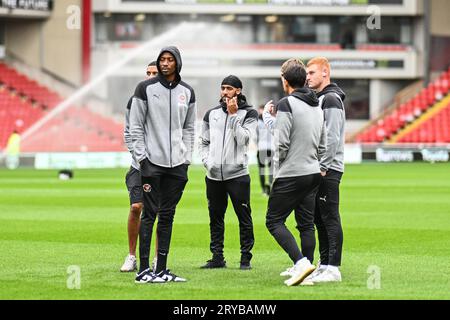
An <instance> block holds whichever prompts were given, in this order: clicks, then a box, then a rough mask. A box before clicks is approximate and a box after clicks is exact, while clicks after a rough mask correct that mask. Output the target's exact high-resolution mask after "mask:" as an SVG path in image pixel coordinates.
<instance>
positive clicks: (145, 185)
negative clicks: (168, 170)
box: [142, 183, 152, 193]
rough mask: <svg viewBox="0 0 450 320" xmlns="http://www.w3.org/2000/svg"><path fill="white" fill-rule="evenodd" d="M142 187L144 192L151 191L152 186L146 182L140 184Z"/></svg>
mask: <svg viewBox="0 0 450 320" xmlns="http://www.w3.org/2000/svg"><path fill="white" fill-rule="evenodd" d="M142 188H143V189H144V192H146V193H148V192H150V191H152V186H151V185H149V184H148V183H146V184H144V185H143V186H142Z"/></svg>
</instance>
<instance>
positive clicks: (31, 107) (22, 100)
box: [0, 63, 124, 152]
mask: <svg viewBox="0 0 450 320" xmlns="http://www.w3.org/2000/svg"><path fill="white" fill-rule="evenodd" d="M62 101H63V98H62V97H61V96H59V95H58V94H57V93H55V92H52V91H51V90H50V89H48V88H46V87H44V86H41V85H39V84H38V83H37V82H36V81H34V80H31V79H29V78H28V77H27V76H25V75H23V74H20V73H19V72H17V71H16V70H15V69H13V68H11V67H9V66H7V65H5V64H4V63H0V119H1V120H0V121H1V122H0V128H1V129H0V148H2V149H3V148H4V147H5V145H6V142H7V139H8V137H9V135H10V134H11V132H12V131H13V130H14V129H18V130H19V131H20V132H24V131H26V130H27V129H28V128H30V127H31V126H32V125H33V124H34V123H36V122H37V121H38V120H39V119H41V118H42V117H44V116H45V115H46V114H47V112H48V111H50V110H52V109H53V108H54V107H55V106H57V105H58V104H59V103H61V102H62ZM122 132H123V125H122V124H118V123H116V122H115V121H114V120H112V119H109V118H107V117H104V116H101V115H99V114H96V113H94V112H92V111H90V110H89V109H88V108H86V107H76V106H70V107H69V108H68V109H67V110H65V111H64V112H63V113H62V114H60V115H57V116H56V117H54V118H52V119H51V120H49V121H48V122H47V123H46V124H45V125H44V126H43V127H42V128H41V129H39V130H38V132H37V133H35V134H33V136H32V137H30V138H29V139H27V140H25V141H23V143H22V151H23V152H56V151H59V152H80V151H82V152H84V151H90V152H102V151H124V146H123V142H122V140H123V138H122ZM55 137H58V139H55ZM74 137H76V139H74Z"/></svg>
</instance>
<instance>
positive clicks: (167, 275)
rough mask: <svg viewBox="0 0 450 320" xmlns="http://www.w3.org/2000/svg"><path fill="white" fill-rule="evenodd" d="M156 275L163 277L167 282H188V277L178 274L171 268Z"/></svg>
mask: <svg viewBox="0 0 450 320" xmlns="http://www.w3.org/2000/svg"><path fill="white" fill-rule="evenodd" d="M156 276H157V277H158V278H161V279H163V280H164V281H165V282H186V279H184V278H181V277H179V276H177V275H176V274H174V273H172V272H170V270H163V271H161V272H160V273H158V274H157V275H156Z"/></svg>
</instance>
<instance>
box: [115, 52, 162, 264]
mask: <svg viewBox="0 0 450 320" xmlns="http://www.w3.org/2000/svg"><path fill="white" fill-rule="evenodd" d="M157 75H158V68H157V67H156V61H152V62H150V63H149V65H148V66H147V70H146V79H151V78H153V77H156V76H157ZM132 101H133V97H131V98H130V99H129V100H128V104H127V110H126V113H125V127H124V132H123V136H124V140H125V144H126V146H127V149H128V151H129V152H130V153H131V155H132V158H131V159H132V160H131V167H130V170H129V171H128V172H127V175H126V177H125V184H126V185H127V189H128V197H129V198H130V213H129V214H128V250H129V252H128V255H127V256H126V258H125V262H124V263H123V265H122V267H121V268H120V271H121V272H132V271H136V269H137V263H136V246H137V240H138V235H139V227H140V224H141V213H142V208H143V206H144V204H143V195H142V182H141V173H140V172H139V164H138V163H137V162H136V160H135V159H134V157H133V141H132V140H131V134H130V109H131V103H132ZM155 248H156V249H155V252H157V251H158V238H156V240H155ZM156 260H157V258H156V257H155V259H154V260H153V266H155V265H156Z"/></svg>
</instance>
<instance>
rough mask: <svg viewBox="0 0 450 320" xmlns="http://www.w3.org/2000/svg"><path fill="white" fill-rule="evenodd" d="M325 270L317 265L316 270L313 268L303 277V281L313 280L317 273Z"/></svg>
mask: <svg viewBox="0 0 450 320" xmlns="http://www.w3.org/2000/svg"><path fill="white" fill-rule="evenodd" d="M325 270H326V268H323V267H322V268H321V267H319V266H318V267H317V268H316V270H314V271H313V272H312V273H311V274H310V275H309V276H307V277H306V278H305V280H303V281H314V278H315V277H317V276H318V275H319V274H321V273H322V272H324V271H325Z"/></svg>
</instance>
